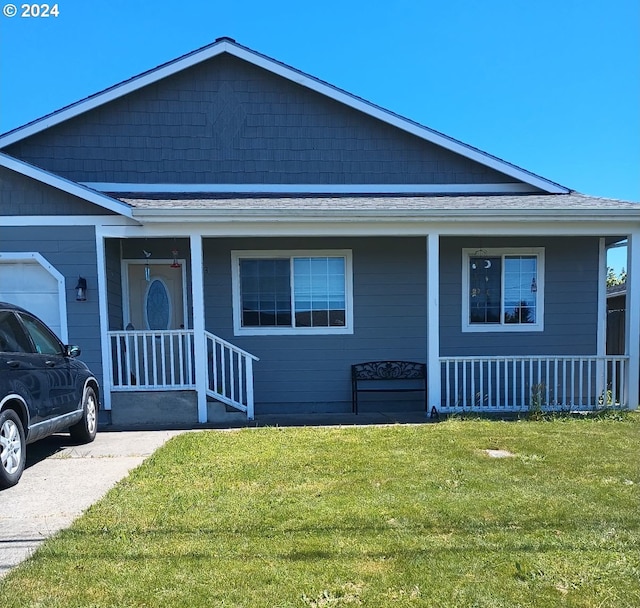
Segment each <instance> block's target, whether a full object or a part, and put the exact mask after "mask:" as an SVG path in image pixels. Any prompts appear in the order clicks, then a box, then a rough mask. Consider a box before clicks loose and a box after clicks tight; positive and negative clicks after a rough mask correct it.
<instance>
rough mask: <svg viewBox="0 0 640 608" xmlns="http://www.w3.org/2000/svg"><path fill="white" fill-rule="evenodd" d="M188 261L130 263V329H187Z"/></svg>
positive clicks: (128, 316) (128, 322)
mask: <svg viewBox="0 0 640 608" xmlns="http://www.w3.org/2000/svg"><path fill="white" fill-rule="evenodd" d="M183 269H184V264H182V265H181V266H180V267H179V268H175V267H172V266H171V262H166V263H160V264H159V263H152V264H139V263H133V262H130V263H128V264H127V273H126V276H127V281H128V292H129V297H128V307H127V308H128V310H125V321H126V323H125V324H130V325H129V329H136V330H138V329H141V330H146V329H151V330H165V329H185V328H186V323H185V319H186V312H185V305H186V300H185V280H184V270H183Z"/></svg>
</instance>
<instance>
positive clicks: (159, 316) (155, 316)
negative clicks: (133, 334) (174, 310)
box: [145, 279, 171, 329]
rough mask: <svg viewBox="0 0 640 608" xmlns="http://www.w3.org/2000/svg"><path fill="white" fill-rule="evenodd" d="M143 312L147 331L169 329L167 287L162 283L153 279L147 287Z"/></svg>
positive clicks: (169, 310) (169, 314) (169, 308)
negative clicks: (145, 316)
mask: <svg viewBox="0 0 640 608" xmlns="http://www.w3.org/2000/svg"><path fill="white" fill-rule="evenodd" d="M145 310H146V313H147V325H148V326H149V329H169V323H170V320H171V305H170V302H169V293H168V292H167V287H166V285H165V284H164V283H163V282H162V281H160V280H158V279H154V280H153V281H152V282H151V285H149V289H148V291H147V300H146V302H145Z"/></svg>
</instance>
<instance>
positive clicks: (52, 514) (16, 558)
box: [0, 431, 181, 577]
mask: <svg viewBox="0 0 640 608" xmlns="http://www.w3.org/2000/svg"><path fill="white" fill-rule="evenodd" d="M180 432H181V431H132V432H101V433H98V435H97V437H96V439H95V441H94V442H93V443H90V444H87V445H77V444H75V443H74V442H73V441H72V440H71V439H70V437H69V436H68V435H54V436H52V437H48V438H47V439H43V440H42V441H38V442H36V443H34V444H32V445H29V446H28V447H27V468H26V469H25V472H24V473H23V475H22V479H21V480H20V482H19V483H18V485H17V486H14V487H13V488H9V489H7V490H3V491H1V492H0V577H2V576H4V575H5V574H6V573H7V572H8V571H9V570H10V569H11V568H13V567H14V566H16V565H17V564H19V563H20V562H21V561H22V560H24V559H26V558H27V557H28V556H29V555H30V554H31V553H32V552H33V551H34V550H35V549H36V548H37V547H38V546H39V545H40V544H41V543H42V542H43V541H44V540H45V539H46V538H48V537H49V536H52V535H53V534H55V533H56V532H58V531H59V530H61V529H62V528H66V527H68V526H69V525H70V524H71V522H73V520H74V519H75V518H76V517H78V516H79V515H80V514H81V513H82V512H83V511H85V510H86V509H87V508H88V507H90V506H91V505H92V504H93V503H94V502H96V501H97V500H99V499H100V498H101V497H102V496H104V494H106V492H107V491H108V490H109V489H110V488H111V487H112V486H113V485H114V484H115V483H117V482H118V481H119V480H120V479H122V478H123V477H125V476H126V475H127V474H128V473H129V471H130V470H131V469H133V468H135V467H137V466H138V465H139V464H140V463H142V461H143V460H144V459H145V458H147V457H148V456H150V455H151V454H153V452H155V450H157V449H158V448H159V447H160V446H162V445H163V444H164V443H165V442H166V441H167V440H168V439H170V438H171V437H173V436H175V435H177V434H179V433H180Z"/></svg>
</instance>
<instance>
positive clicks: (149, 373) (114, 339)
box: [108, 330, 258, 420]
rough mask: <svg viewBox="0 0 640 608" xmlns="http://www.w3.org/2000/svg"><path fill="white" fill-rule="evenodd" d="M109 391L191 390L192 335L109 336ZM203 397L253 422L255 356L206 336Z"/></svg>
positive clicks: (193, 381)
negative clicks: (237, 411) (234, 410)
mask: <svg viewBox="0 0 640 608" xmlns="http://www.w3.org/2000/svg"><path fill="white" fill-rule="evenodd" d="M108 336H109V340H110V342H111V388H112V390H113V391H163V390H195V389H196V388H197V387H196V378H195V356H194V334H193V330H167V331H110V332H109V333H108ZM205 337H206V343H207V368H206V369H207V395H209V396H210V397H213V398H214V399H217V400H218V401H221V402H222V403H225V404H226V405H229V406H231V407H234V408H236V409H238V410H240V411H242V412H246V414H247V418H249V419H250V420H253V416H254V401H253V362H254V361H258V358H257V357H255V356H254V355H252V354H250V353H248V352H246V351H244V350H242V349H241V348H238V347H237V346H234V345H233V344H230V343H229V342H227V341H226V340H223V339H222V338H218V337H217V336H214V335H213V334H210V333H209V332H205Z"/></svg>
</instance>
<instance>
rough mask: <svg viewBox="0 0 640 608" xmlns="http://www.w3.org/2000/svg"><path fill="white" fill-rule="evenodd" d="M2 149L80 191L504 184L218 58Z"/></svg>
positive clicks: (481, 169) (479, 168)
mask: <svg viewBox="0 0 640 608" xmlns="http://www.w3.org/2000/svg"><path fill="white" fill-rule="evenodd" d="M7 151H8V152H9V153H10V154H12V155H14V156H16V157H18V158H22V159H25V160H28V161H29V162H32V163H33V164H35V165H37V166H40V167H44V168H46V169H48V170H50V171H53V172H55V173H57V174H60V175H64V176H65V177H68V178H70V179H73V180H76V181H80V182H130V183H141V182H142V183H144V182H149V183H223V184H224V183H271V184H274V183H275V184H277V183H283V184H287V183H294V184H304V183H311V184H344V183H356V184H357V183H363V184H379V183H389V184H393V183H398V184H407V183H408V184H410V183H453V184H456V183H495V182H509V181H513V180H512V179H511V178H509V177H507V176H505V175H503V174H501V173H498V172H496V171H494V170H492V169H489V168H487V167H485V166H483V165H480V164H478V163H475V162H473V161H471V160H469V159H466V158H462V157H459V156H457V155H455V154H453V153H452V152H449V151H447V150H445V149H443V148H440V147H438V146H436V145H433V144H431V143H428V142H425V141H424V140H422V139H420V138H418V137H415V136H413V135H410V134H408V133H406V132H404V131H401V130H399V129H397V128H395V127H392V126H391V125H388V124H386V123H384V122H382V121H379V120H376V119H374V118H371V117H369V116H367V115H364V114H362V113H360V112H358V111H356V110H353V109H351V108H348V107H347V106H344V105H342V104H340V103H338V102H336V101H334V100H331V99H329V98H327V97H325V96H323V95H321V94H319V93H315V92H313V91H311V90H309V89H307V88H305V87H303V86H301V85H298V84H295V83H293V82H290V81H288V80H286V79H283V78H280V77H277V76H275V75H273V74H270V73H269V72H266V71H264V70H262V69H260V68H257V67H255V66H252V65H250V64H248V63H245V62H243V61H241V60H239V59H237V58H233V57H230V56H220V57H216V58H213V59H211V60H209V61H207V62H205V63H203V64H200V65H197V66H194V67H192V68H189V69H187V70H184V71H183V72H181V73H179V74H176V75H173V76H171V77H169V78H167V79H165V80H163V81H161V82H158V83H155V84H152V85H149V86H147V87H145V88H144V89H141V90H139V91H136V92H133V93H131V94H129V95H127V96H125V97H122V98H119V99H117V100H114V101H113V102H111V103H109V104H107V105H105V106H102V107H100V108H96V109H94V110H91V111H89V112H86V113H85V114H83V115H81V116H78V117H76V118H74V119H71V120H69V121H67V122H65V123H64V124H60V125H57V126H54V127H51V128H50V129H48V130H47V131H46V132H43V133H39V134H36V135H33V136H32V137H29V138H27V139H25V140H24V141H22V142H18V143H16V144H14V145H12V146H9V147H8V148H7Z"/></svg>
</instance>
